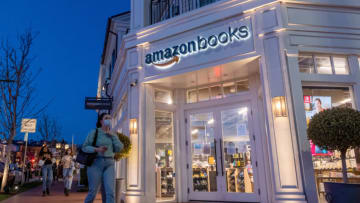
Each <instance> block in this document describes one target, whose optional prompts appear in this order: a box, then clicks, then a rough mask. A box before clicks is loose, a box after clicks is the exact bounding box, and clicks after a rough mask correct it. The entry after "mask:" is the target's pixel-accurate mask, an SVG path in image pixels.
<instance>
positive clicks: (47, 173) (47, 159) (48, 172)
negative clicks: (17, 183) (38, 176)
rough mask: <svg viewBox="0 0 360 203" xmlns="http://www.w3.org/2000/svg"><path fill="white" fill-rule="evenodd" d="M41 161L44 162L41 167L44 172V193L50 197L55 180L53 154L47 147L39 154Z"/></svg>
mask: <svg viewBox="0 0 360 203" xmlns="http://www.w3.org/2000/svg"><path fill="white" fill-rule="evenodd" d="M39 156H40V159H42V160H43V162H44V164H43V165H42V166H41V172H42V191H43V194H42V195H43V196H45V195H46V194H47V195H50V187H51V183H52V180H53V170H52V161H51V158H52V154H51V152H50V150H49V148H48V146H47V145H45V146H43V147H42V148H41V150H40V153H39Z"/></svg>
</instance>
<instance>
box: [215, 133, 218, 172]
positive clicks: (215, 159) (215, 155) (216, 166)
mask: <svg viewBox="0 0 360 203" xmlns="http://www.w3.org/2000/svg"><path fill="white" fill-rule="evenodd" d="M214 146H215V157H214V159H215V169H216V176H218V167H217V164H218V162H217V161H216V159H217V153H216V139H215V138H214Z"/></svg>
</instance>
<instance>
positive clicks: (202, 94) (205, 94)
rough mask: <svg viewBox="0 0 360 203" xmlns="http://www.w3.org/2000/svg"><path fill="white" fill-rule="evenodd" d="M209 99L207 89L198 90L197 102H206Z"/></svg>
mask: <svg viewBox="0 0 360 203" xmlns="http://www.w3.org/2000/svg"><path fill="white" fill-rule="evenodd" d="M209 97H210V95H209V88H208V87H206V88H202V89H199V101H207V100H209Z"/></svg>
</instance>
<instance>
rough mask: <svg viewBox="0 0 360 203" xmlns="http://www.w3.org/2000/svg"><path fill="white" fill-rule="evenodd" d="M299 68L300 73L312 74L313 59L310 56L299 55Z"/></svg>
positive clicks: (313, 68) (313, 69)
mask: <svg viewBox="0 0 360 203" xmlns="http://www.w3.org/2000/svg"><path fill="white" fill-rule="evenodd" d="M299 68H300V72H302V73H314V72H315V67H314V59H313V57H312V56H311V55H310V56H306V55H300V56H299Z"/></svg>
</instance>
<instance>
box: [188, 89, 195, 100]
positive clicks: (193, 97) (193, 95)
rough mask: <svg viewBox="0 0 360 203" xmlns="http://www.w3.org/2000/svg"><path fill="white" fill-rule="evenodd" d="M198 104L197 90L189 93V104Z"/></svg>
mask: <svg viewBox="0 0 360 203" xmlns="http://www.w3.org/2000/svg"><path fill="white" fill-rule="evenodd" d="M195 102H197V91H196V89H193V90H188V91H187V103H195Z"/></svg>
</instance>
